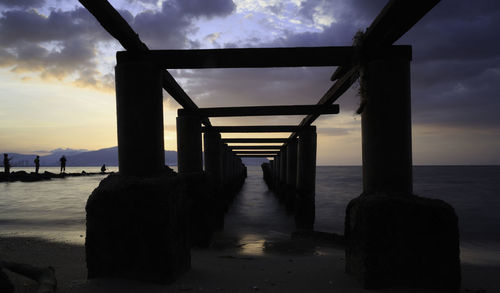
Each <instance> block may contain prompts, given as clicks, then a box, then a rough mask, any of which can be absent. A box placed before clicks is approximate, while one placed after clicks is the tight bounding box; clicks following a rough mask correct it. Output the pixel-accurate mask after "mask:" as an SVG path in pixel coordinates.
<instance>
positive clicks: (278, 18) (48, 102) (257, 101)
mask: <svg viewBox="0 0 500 293" xmlns="http://www.w3.org/2000/svg"><path fill="white" fill-rule="evenodd" d="M109 2H110V3H111V4H112V5H113V6H114V7H115V8H116V9H117V10H118V11H119V12H120V13H121V15H122V16H123V17H124V18H125V19H126V20H127V21H128V22H129V24H130V25H131V27H132V28H133V29H134V30H135V31H136V32H137V33H138V34H139V37H140V38H141V39H142V41H143V42H144V43H145V44H147V45H148V47H149V48H150V49H202V48H207V49H209V48H246V47H297V46H349V45H351V44H352V42H353V36H354V34H355V33H356V32H357V31H359V30H364V29H366V28H367V27H368V26H369V25H370V23H371V22H372V21H373V19H374V18H375V17H376V16H377V15H378V13H379V12H380V11H381V9H382V8H383V7H384V5H385V4H386V3H387V1H386V0H385V1H384V0H328V1H327V0H289V1H281V0H265V1H264V0H111V1H109ZM499 31H500V2H498V1H496V0H478V1H470V0H455V1H451V0H444V1H441V2H440V3H439V4H438V5H437V6H436V7H435V8H434V9H433V10H432V11H430V12H429V13H428V14H427V15H426V16H425V17H424V18H423V19H421V20H420V21H419V22H418V23H417V24H416V25H415V26H414V27H413V28H412V29H411V30H410V31H409V32H408V33H406V34H405V35H404V36H403V37H402V38H401V39H400V40H399V41H397V43H396V44H405V45H406V44H408V45H412V46H413V61H412V62H411V83H412V85H411V92H412V126H413V130H412V138H413V162H414V164H416V165H422V164H425V165H428V164H500V115H499V114H498V110H499V109H500V99H499V98H500V94H499V93H500V38H499ZM120 50H123V48H122V47H121V45H120V44H119V43H118V42H117V41H116V40H113V39H112V37H111V36H110V35H109V34H108V33H107V32H106V31H104V30H103V29H102V28H101V27H100V26H99V24H98V23H97V22H96V21H95V19H94V18H93V16H92V15H90V13H88V12H87V11H86V10H85V8H83V6H81V4H80V3H79V2H78V1H76V0H0V152H17V153H26V154H32V153H38V154H46V153H49V152H50V151H51V150H53V149H57V148H72V149H88V150H95V149H100V148H105V147H111V146H115V145H116V144H117V137H116V105H115V92H114V66H115V65H116V60H115V52H116V51H120ZM334 70H335V68H334V67H315V68H312V67H304V68H284V69H283V68H280V69H277V68H269V69H202V70H170V73H171V74H172V75H173V76H174V77H175V78H176V80H177V81H178V82H179V84H181V85H182V87H183V88H184V89H185V91H186V92H187V93H188V95H189V96H190V97H191V98H192V100H193V101H194V102H195V103H196V104H197V105H198V106H199V107H221V106H253V105H291V104H316V103H317V101H318V100H319V99H320V98H321V97H322V95H323V94H324V93H325V92H326V90H328V88H329V87H330V86H331V85H332V84H333V83H332V82H331V81H330V80H329V79H330V76H331V74H332V73H333V71H334ZM358 88H359V85H358V84H354V85H353V87H352V88H351V89H350V90H349V91H348V92H346V94H344V95H343V96H342V97H341V98H340V99H339V100H338V101H337V103H338V104H340V111H341V112H340V114H338V115H325V116H322V117H320V118H319V119H318V120H316V122H315V123H314V125H316V126H317V131H318V152H317V157H318V162H317V163H318V165H360V164H361V117H360V116H359V115H357V114H355V111H356V109H357V107H358V105H359V102H360V98H359V96H358V95H357V92H358ZM179 107H180V106H179V105H178V104H177V103H176V102H175V101H174V100H173V99H172V98H171V97H170V96H169V95H168V94H167V93H166V92H164V123H165V148H166V149H168V150H175V149H176V133H175V117H176V113H177V109H178V108H179ZM302 118H303V116H286V117H285V116H282V117H257V118H256V117H253V118H217V119H214V118H212V119H211V121H212V124H213V125H243V124H245V125H288V124H298V123H299V122H300V121H301V119H302ZM276 135H278V136H281V137H287V136H288V134H276ZM223 136H224V137H230V136H231V135H229V134H224V135H223ZM240 136H243V135H240ZM251 136H257V135H256V134H253V135H251ZM261 136H262V137H263V136H264V135H261Z"/></svg>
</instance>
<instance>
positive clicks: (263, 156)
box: [236, 154, 275, 158]
mask: <svg viewBox="0 0 500 293" xmlns="http://www.w3.org/2000/svg"><path fill="white" fill-rule="evenodd" d="M236 156H237V157H240V158H274V157H275V155H238V154H236Z"/></svg>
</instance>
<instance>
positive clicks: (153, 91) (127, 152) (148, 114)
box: [115, 62, 165, 176]
mask: <svg viewBox="0 0 500 293" xmlns="http://www.w3.org/2000/svg"><path fill="white" fill-rule="evenodd" d="M115 85H116V113H117V129H118V166H119V171H120V174H123V175H136V176H147V175H152V174H157V173H160V172H162V171H163V170H164V169H165V150H164V143H163V95H162V71H161V68H159V67H157V66H155V65H153V64H150V63H146V62H124V63H119V64H118V65H116V67H115Z"/></svg>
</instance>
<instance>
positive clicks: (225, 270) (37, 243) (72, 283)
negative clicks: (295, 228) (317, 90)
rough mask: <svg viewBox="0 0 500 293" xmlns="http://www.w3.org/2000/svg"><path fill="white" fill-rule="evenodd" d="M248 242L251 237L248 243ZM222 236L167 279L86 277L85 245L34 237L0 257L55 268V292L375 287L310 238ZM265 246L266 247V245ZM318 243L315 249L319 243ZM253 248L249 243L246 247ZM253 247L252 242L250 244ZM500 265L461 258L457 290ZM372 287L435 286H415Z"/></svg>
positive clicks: (0, 244)
mask: <svg viewBox="0 0 500 293" xmlns="http://www.w3.org/2000/svg"><path fill="white" fill-rule="evenodd" d="M247 244H248V245H249V246H252V245H253V244H252V243H247ZM244 246H245V244H243V245H241V244H239V245H236V242H234V241H231V239H224V238H220V239H217V240H216V241H215V242H214V245H212V247H211V248H209V249H197V248H193V249H192V251H191V255H192V268H191V270H190V271H188V272H187V273H186V274H184V275H183V276H181V277H180V278H179V279H178V280H177V281H175V282H174V283H172V284H169V285H155V284H149V283H142V282H138V281H130V280H99V279H95V280H91V281H87V280H86V267H85V247H84V246H83V245H76V244H69V243H60V242H51V241H47V240H44V239H40V238H34V237H4V236H0V259H2V260H8V261H15V262H19V263H26V264H30V265H35V266H39V267H47V266H52V267H54V268H55V272H56V278H57V282H58V290H57V292H62V293H65V292H80V293H85V292H184V291H187V292H255V291H262V292H333V291H335V290H336V291H338V292H353V293H354V292H375V291H373V290H364V289H362V288H361V286H360V284H359V283H358V282H357V281H356V279H355V278H354V277H353V276H351V275H348V274H346V273H344V264H345V263H344V251H343V250H342V249H340V248H338V247H335V246H332V245H327V244H326V245H324V243H322V242H320V243H317V242H314V243H313V242H310V241H308V240H299V241H298V240H286V241H280V242H279V243H272V242H271V244H268V245H265V244H264V245H263V249H262V250H261V251H259V250H253V251H252V250H251V249H250V250H245V249H243V248H244ZM266 246H267V248H266ZM319 246H321V247H320V249H318V247H319ZM250 248H251V247H250ZM253 248H255V247H253ZM7 274H8V276H9V278H10V279H11V280H12V281H13V283H14V284H15V286H16V292H22V293H23V292H26V293H27V292H34V290H35V289H36V287H37V285H36V283H35V282H34V281H31V280H29V279H27V278H24V277H22V276H19V275H15V274H13V273H11V272H7ZM498 275H500V266H488V265H470V264H462V289H461V290H460V292H464V293H465V292H467V293H471V292H472V293H480V292H481V293H487V292H499V291H500V284H499V282H498V281H497V278H498ZM376 292H380V293H384V292H422V293H423V292H434V291H429V290H419V289H397V288H391V289H386V290H376Z"/></svg>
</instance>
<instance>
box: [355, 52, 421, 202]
mask: <svg viewBox="0 0 500 293" xmlns="http://www.w3.org/2000/svg"><path fill="white" fill-rule="evenodd" d="M361 73H362V74H361V77H362V78H361V88H362V89H363V99H364V100H365V101H366V104H365V106H364V109H363V113H362V124H361V125H362V149H363V191H364V193H379V192H383V193H386V194H391V195H395V194H398V195H409V194H412V191H413V183H412V147H411V98H410V60H409V56H408V57H393V58H387V59H381V60H373V61H371V62H369V63H368V64H366V66H364V68H363V70H362V72H361Z"/></svg>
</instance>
